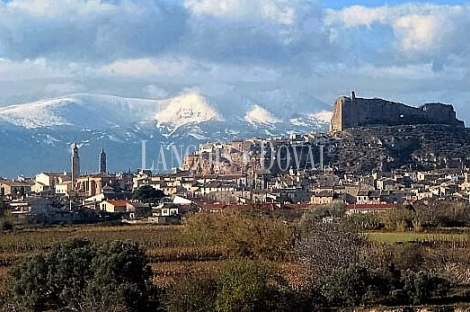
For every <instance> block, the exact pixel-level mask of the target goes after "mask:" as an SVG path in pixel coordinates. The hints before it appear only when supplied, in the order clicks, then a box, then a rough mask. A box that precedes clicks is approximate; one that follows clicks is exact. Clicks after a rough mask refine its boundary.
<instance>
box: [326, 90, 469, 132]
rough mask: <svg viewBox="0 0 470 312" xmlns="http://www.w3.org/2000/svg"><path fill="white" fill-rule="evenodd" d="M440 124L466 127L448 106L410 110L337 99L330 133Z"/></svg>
mask: <svg viewBox="0 0 470 312" xmlns="http://www.w3.org/2000/svg"><path fill="white" fill-rule="evenodd" d="M421 124H443V125H451V126H456V127H465V125H464V123H463V121H460V120H458V119H457V117H456V113H455V110H454V107H453V106H452V105H448V104H441V103H429V104H424V105H422V106H420V107H411V106H407V105H405V104H401V103H395V102H390V101H386V100H382V99H378V98H374V99H363V98H356V96H355V94H354V92H353V93H352V96H351V97H340V98H338V99H337V100H336V101H335V104H334V108H333V117H332V119H331V125H330V131H343V130H345V129H349V128H356V127H366V126H375V125H377V126H378V125H382V126H399V125H421Z"/></svg>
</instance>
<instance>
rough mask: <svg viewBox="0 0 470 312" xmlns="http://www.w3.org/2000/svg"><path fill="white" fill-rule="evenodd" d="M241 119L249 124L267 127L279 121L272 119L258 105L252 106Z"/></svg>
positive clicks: (271, 116)
mask: <svg viewBox="0 0 470 312" xmlns="http://www.w3.org/2000/svg"><path fill="white" fill-rule="evenodd" d="M243 119H244V120H245V121H246V122H249V123H251V124H267V125H272V124H275V123H278V122H280V120H279V119H277V118H276V117H274V116H273V115H272V114H271V113H270V112H268V111H267V110H266V109H265V108H262V107H260V106H258V105H255V106H253V108H252V109H250V110H249V111H248V112H247V113H246V115H245V117H243Z"/></svg>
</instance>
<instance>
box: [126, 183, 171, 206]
mask: <svg viewBox="0 0 470 312" xmlns="http://www.w3.org/2000/svg"><path fill="white" fill-rule="evenodd" d="M163 197H165V193H163V191H162V190H157V189H155V188H153V187H152V186H151V185H142V186H141V187H139V188H138V189H136V190H135V191H134V192H133V193H132V199H135V200H140V201H141V202H144V203H155V202H158V201H159V200H160V199H162V198H163Z"/></svg>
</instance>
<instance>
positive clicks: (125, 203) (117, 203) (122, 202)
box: [108, 199, 131, 207]
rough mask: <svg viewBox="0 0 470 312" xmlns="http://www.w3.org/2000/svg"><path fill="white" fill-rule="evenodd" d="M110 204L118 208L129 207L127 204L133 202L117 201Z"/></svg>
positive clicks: (110, 201) (111, 201) (109, 201)
mask: <svg viewBox="0 0 470 312" xmlns="http://www.w3.org/2000/svg"><path fill="white" fill-rule="evenodd" d="M108 203H110V204H112V205H114V206H117V207H125V206H127V204H130V203H131V202H130V201H129V200H123V199H116V200H108Z"/></svg>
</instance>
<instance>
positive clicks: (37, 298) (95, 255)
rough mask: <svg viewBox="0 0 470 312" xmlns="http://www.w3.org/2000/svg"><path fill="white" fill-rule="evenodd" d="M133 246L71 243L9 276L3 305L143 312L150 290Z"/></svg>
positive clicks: (141, 256)
mask: <svg viewBox="0 0 470 312" xmlns="http://www.w3.org/2000/svg"><path fill="white" fill-rule="evenodd" d="M148 263H149V261H148V258H147V256H146V255H145V252H144V251H143V250H142V249H141V248H140V247H139V246H138V244H136V243H131V242H122V241H114V242H106V243H92V242H90V241H89V240H86V239H72V240H69V241H66V242H63V243H61V244H58V245H57V246H55V247H54V248H53V250H52V251H51V252H50V253H49V254H45V255H37V256H34V257H31V258H26V259H24V260H22V261H20V263H18V264H17V265H16V266H15V267H14V268H13V270H12V271H11V273H10V276H9V281H8V283H7V285H8V303H9V305H12V306H17V307H19V308H21V309H22V310H25V309H26V310H34V311H45V310H72V311H91V312H93V311H96V312H101V311H130V312H132V311H148V310H150V309H151V307H150V302H151V300H152V299H154V295H155V291H154V288H153V285H152V283H151V270H150V266H149V264H148Z"/></svg>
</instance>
